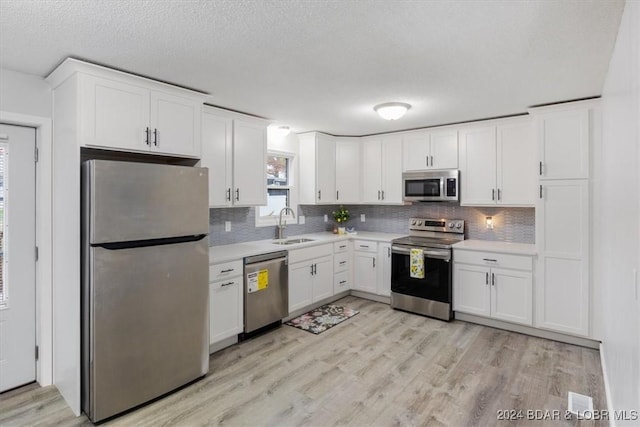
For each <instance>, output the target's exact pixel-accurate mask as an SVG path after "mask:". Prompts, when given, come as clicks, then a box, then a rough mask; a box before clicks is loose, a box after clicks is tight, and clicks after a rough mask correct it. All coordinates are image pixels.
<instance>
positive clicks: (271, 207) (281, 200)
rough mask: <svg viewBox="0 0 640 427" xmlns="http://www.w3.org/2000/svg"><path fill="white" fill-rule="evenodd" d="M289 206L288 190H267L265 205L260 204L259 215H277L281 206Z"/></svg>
mask: <svg viewBox="0 0 640 427" xmlns="http://www.w3.org/2000/svg"><path fill="white" fill-rule="evenodd" d="M287 206H289V190H288V189H273V188H269V189H268V190H267V205H266V206H260V216H278V215H279V214H280V211H281V210H282V208H284V207H287Z"/></svg>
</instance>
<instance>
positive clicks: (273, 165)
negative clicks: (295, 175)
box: [267, 156, 289, 186]
mask: <svg viewBox="0 0 640 427" xmlns="http://www.w3.org/2000/svg"><path fill="white" fill-rule="evenodd" d="M267 185H284V186H286V185H289V159H288V158H287V157H281V156H267Z"/></svg>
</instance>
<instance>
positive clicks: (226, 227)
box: [224, 221, 231, 231]
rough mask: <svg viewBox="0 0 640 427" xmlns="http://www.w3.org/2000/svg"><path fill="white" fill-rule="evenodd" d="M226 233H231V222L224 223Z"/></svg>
mask: <svg viewBox="0 0 640 427" xmlns="http://www.w3.org/2000/svg"><path fill="white" fill-rule="evenodd" d="M224 231H231V221H225V222H224Z"/></svg>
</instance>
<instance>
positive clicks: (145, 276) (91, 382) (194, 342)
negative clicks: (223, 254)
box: [83, 237, 209, 422]
mask: <svg viewBox="0 0 640 427" xmlns="http://www.w3.org/2000/svg"><path fill="white" fill-rule="evenodd" d="M90 258H91V261H92V263H91V265H92V267H91V272H90V281H89V283H90V285H89V289H87V290H86V291H88V292H89V293H90V294H89V298H88V300H89V301H90V309H89V310H87V312H86V315H87V316H88V318H89V319H88V320H89V323H88V325H89V328H90V332H91V333H90V334H89V335H90V336H91V337H92V338H91V339H90V345H89V348H88V351H89V354H88V355H87V354H85V355H83V363H85V364H88V365H86V366H85V367H86V368H88V369H87V370H88V372H89V378H87V380H88V381H87V383H85V392H87V391H88V392H89V399H88V402H89V407H88V408H87V407H85V408H83V409H84V410H85V412H87V414H88V415H89V416H90V418H91V419H92V420H93V421H94V422H96V421H99V420H102V419H104V418H107V417H110V416H112V415H115V414H118V413H120V412H122V411H125V410H127V409H129V408H131V407H134V406H136V405H139V404H142V403H144V402H146V401H148V400H151V399H153V398H155V397H157V396H160V395H162V394H165V393H167V392H169V391H171V390H173V389H175V388H177V387H180V386H182V385H183V384H186V383H188V382H189V381H192V380H194V379H196V378H199V377H201V376H203V375H205V374H206V373H207V372H208V369H209V347H208V343H209V340H208V338H209V280H208V275H209V268H208V260H209V247H208V240H207V238H206V237H205V238H203V239H202V240H200V241H197V242H188V243H179V244H167V245H160V246H149V247H142V248H131V249H119V250H109V249H105V248H102V247H94V248H91V249H90ZM85 321H87V319H85ZM87 357H88V358H87Z"/></svg>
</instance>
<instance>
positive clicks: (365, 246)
mask: <svg viewBox="0 0 640 427" xmlns="http://www.w3.org/2000/svg"><path fill="white" fill-rule="evenodd" d="M360 247H361V248H368V247H369V245H360Z"/></svg>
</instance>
